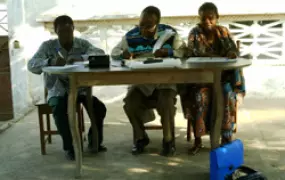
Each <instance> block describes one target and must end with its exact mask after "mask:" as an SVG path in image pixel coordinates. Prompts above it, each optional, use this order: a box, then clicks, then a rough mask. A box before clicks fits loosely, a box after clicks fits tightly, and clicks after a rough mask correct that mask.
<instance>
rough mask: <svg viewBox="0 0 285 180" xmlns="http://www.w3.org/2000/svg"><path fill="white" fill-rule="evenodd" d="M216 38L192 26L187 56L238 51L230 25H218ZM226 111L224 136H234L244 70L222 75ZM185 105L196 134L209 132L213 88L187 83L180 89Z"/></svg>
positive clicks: (227, 72) (224, 55)
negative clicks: (238, 94) (234, 119)
mask: <svg viewBox="0 0 285 180" xmlns="http://www.w3.org/2000/svg"><path fill="white" fill-rule="evenodd" d="M215 30H216V31H215V35H214V41H213V42H212V43H210V42H209V41H208V40H207V37H206V35H205V32H204V31H203V29H202V28H201V26H200V25H197V26H196V27H195V28H193V29H192V30H191V32H190V34H189V36H188V56H190V57H206V56H209V54H215V55H218V56H220V57H227V55H228V54H229V53H231V52H234V53H236V54H238V50H237V48H236V45H235V43H234V41H233V39H232V37H231V35H230V33H229V31H228V29H227V28H225V27H222V26H217V27H216V29H215ZM222 84H223V94H224V101H225V102H224V103H225V113H224V119H223V123H222V124H223V125H222V137H223V138H229V139H230V138H231V136H232V130H233V128H234V125H235V124H234V121H233V116H234V115H235V112H236V107H235V102H236V93H243V94H244V93H245V83H244V77H243V73H242V70H241V69H239V70H228V71H225V72H223V74H222ZM179 91H180V94H181V98H182V107H183V111H184V115H185V117H186V118H188V117H189V118H190V119H191V120H192V121H193V128H194V133H195V137H201V136H202V135H204V134H206V133H207V131H208V130H209V127H210V123H209V122H210V121H209V120H210V117H211V115H210V112H211V101H210V99H211V95H212V92H213V90H212V88H211V86H208V85H198V84H187V85H182V86H180V88H179Z"/></svg>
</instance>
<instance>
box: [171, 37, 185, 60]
mask: <svg viewBox="0 0 285 180" xmlns="http://www.w3.org/2000/svg"><path fill="white" fill-rule="evenodd" d="M172 47H173V56H174V57H179V58H182V57H184V56H185V52H186V44H185V42H184V41H183V39H182V38H181V37H180V36H179V35H178V34H176V35H175V37H174V40H173V45H172Z"/></svg>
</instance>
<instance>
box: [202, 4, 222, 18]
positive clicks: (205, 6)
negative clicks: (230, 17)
mask: <svg viewBox="0 0 285 180" xmlns="http://www.w3.org/2000/svg"><path fill="white" fill-rule="evenodd" d="M203 11H204V12H205V11H212V12H213V13H215V15H216V16H217V18H219V12H218V8H217V6H216V5H215V4H214V3H212V2H205V3H204V4H202V6H200V8H199V10H198V14H199V15H200V14H201V12H203Z"/></svg>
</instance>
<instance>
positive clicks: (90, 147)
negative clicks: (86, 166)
mask: <svg viewBox="0 0 285 180" xmlns="http://www.w3.org/2000/svg"><path fill="white" fill-rule="evenodd" d="M88 149H89V151H91V152H92V153H97V152H106V151H107V150H108V149H107V147H106V146H104V145H100V146H99V147H98V151H97V152H95V151H94V150H93V149H92V145H91V144H88Z"/></svg>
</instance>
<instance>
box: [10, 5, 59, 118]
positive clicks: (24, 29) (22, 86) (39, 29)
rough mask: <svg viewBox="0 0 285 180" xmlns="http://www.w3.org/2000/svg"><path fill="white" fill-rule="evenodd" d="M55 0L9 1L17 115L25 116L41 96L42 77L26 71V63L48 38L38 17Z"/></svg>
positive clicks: (11, 55) (11, 56)
mask: <svg viewBox="0 0 285 180" xmlns="http://www.w3.org/2000/svg"><path fill="white" fill-rule="evenodd" d="M57 3H58V2H57V1H56V0H49V1H42V0H26V1H24V0H10V1H8V2H7V9H8V27H9V39H10V43H9V47H10V65H11V76H12V87H13V103H14V114H15V118H19V117H21V116H23V115H24V114H25V113H26V112H27V111H29V110H30V109H31V108H34V106H33V102H34V101H37V100H38V99H39V98H40V96H41V95H42V87H43V83H42V77H41V76H33V75H31V74H30V73H28V72H27V68H26V63H27V60H28V59H29V58H30V57H31V55H32V54H33V53H34V52H35V51H36V49H37V48H38V46H39V45H40V43H41V42H42V41H44V40H45V39H48V38H49V33H47V32H45V31H44V28H43V26H42V25H41V24H37V23H36V21H35V17H37V16H38V15H39V14H40V13H42V12H44V11H46V10H48V9H49V8H51V7H54V6H56V5H57ZM15 40H18V41H19V42H20V49H14V48H13V42H14V41H15Z"/></svg>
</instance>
